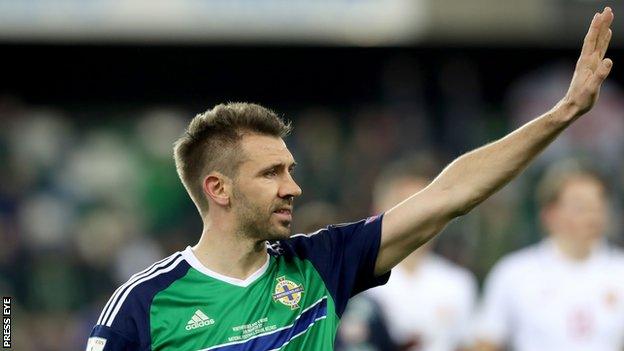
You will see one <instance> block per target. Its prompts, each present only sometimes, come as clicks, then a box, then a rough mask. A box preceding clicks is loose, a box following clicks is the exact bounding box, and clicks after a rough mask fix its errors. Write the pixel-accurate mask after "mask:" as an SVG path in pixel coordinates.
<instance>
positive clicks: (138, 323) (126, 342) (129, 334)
mask: <svg viewBox="0 0 624 351" xmlns="http://www.w3.org/2000/svg"><path fill="white" fill-rule="evenodd" d="M115 302H117V303H121V302H119V301H118V300H115V296H113V297H112V298H111V302H109V304H107V306H106V307H105V309H104V312H103V314H104V315H106V313H107V310H111V311H114V308H115ZM145 307H146V306H145V305H144V304H143V303H142V301H139V299H137V296H136V295H135V294H134V293H132V294H129V296H128V297H127V298H126V299H125V301H124V302H123V304H121V305H120V309H119V311H118V312H117V314H116V315H115V318H114V320H112V322H109V323H107V321H106V319H103V320H102V321H101V322H100V323H98V324H96V325H95V327H94V328H93V330H92V331H91V335H89V339H88V340H87V349H86V350H87V351H139V350H141V351H143V350H149V340H146V339H147V338H148V337H149V334H147V331H148V330H149V326H148V320H147V313H145V310H144V309H145Z"/></svg>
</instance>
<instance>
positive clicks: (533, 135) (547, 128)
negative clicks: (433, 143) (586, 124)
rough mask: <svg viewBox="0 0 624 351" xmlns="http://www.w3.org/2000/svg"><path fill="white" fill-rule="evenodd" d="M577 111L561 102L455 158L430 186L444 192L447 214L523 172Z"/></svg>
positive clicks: (465, 207) (468, 206)
mask: <svg viewBox="0 0 624 351" xmlns="http://www.w3.org/2000/svg"><path fill="white" fill-rule="evenodd" d="M578 115H579V111H578V108H576V107H575V106H574V105H572V104H570V103H564V102H561V103H559V104H557V106H555V107H554V108H553V109H551V110H550V111H548V112H547V113H545V114H543V115H541V116H539V117H537V118H535V119H534V120H532V121H531V122H529V123H527V124H525V125H523V126H522V127H520V128H518V129H517V130H515V131H513V132H512V133H510V134H508V135H506V136H505V137H503V138H501V139H499V140H497V141H495V142H492V143H490V144H488V145H485V146H483V147H480V148H478V149H476V150H473V151H471V152H469V153H466V154H464V155H463V156H461V157H459V158H457V159H456V160H455V161H453V162H452V163H451V164H450V165H448V166H447V167H446V168H445V169H444V171H442V173H440V175H439V176H438V177H437V178H436V179H435V180H434V181H433V182H432V183H431V185H430V187H431V189H432V190H435V192H438V193H444V194H446V196H445V198H446V199H449V201H450V202H451V203H450V204H448V206H447V210H448V211H449V213H448V215H449V217H455V216H458V215H462V214H465V213H467V212H469V211H470V210H471V209H472V208H474V207H475V206H476V205H478V204H479V203H481V202H482V201H484V200H485V199H487V198H488V197H489V196H490V195H492V194H493V193H494V192H496V191H497V190H498V189H500V188H501V187H503V186H504V185H505V184H507V183H508V182H509V181H511V180H512V179H513V178H515V177H516V176H517V175H518V174H519V173H520V172H522V171H523V170H524V169H525V168H526V166H527V165H528V164H529V162H530V161H531V160H533V159H534V158H535V157H536V156H537V155H539V153H540V152H541V151H542V150H544V148H546V146H548V145H549V144H550V143H551V142H552V141H553V140H555V138H556V137H557V136H558V135H559V134H560V133H561V132H562V131H563V130H564V129H565V128H566V127H567V126H569V125H570V124H571V123H572V122H573V121H574V120H575V119H576V118H577V117H578Z"/></svg>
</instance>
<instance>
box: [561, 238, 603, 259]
mask: <svg viewBox="0 0 624 351" xmlns="http://www.w3.org/2000/svg"><path fill="white" fill-rule="evenodd" d="M552 239H553V243H554V244H555V247H556V248H557V249H558V250H559V252H561V253H562V254H563V256H564V257H565V258H567V259H569V260H571V261H584V260H586V259H588V258H589V256H591V253H592V249H593V248H594V246H595V245H583V244H579V243H575V242H572V241H570V240H565V239H562V238H558V237H556V236H554V237H552Z"/></svg>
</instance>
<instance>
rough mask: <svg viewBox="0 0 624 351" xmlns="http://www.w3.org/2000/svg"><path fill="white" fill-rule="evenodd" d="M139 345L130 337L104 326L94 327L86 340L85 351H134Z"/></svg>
mask: <svg viewBox="0 0 624 351" xmlns="http://www.w3.org/2000/svg"><path fill="white" fill-rule="evenodd" d="M135 350H139V344H138V343H137V342H136V341H134V340H133V339H132V338H131V337H129V336H126V335H123V334H121V333H120V332H118V331H116V330H114V329H112V328H110V327H107V326H104V325H96V326H95V328H93V330H92V331H91V335H90V336H89V339H88V340H87V349H86V351H135Z"/></svg>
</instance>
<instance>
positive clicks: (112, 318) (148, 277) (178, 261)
mask: <svg viewBox="0 0 624 351" xmlns="http://www.w3.org/2000/svg"><path fill="white" fill-rule="evenodd" d="M182 261H184V257H182V256H181V255H180V256H178V258H176V260H175V261H174V262H173V264H171V265H170V266H169V267H167V268H164V269H161V270H158V271H156V272H154V273H152V274H150V275H148V276H146V277H143V278H141V279H139V280H137V281H135V282H134V283H133V284H132V285H130V286H129V287H128V289H126V292H125V293H124V294H123V296H121V298H120V299H119V301H118V302H117V305H116V306H115V309H114V310H113V313H111V315H110V317H108V319H106V318H105V321H106V323H105V325H106V326H107V327H110V326H111V325H112V324H113V321H114V320H115V317H116V316H117V313H118V312H119V309H120V308H121V306H122V305H123V303H124V301H125V300H126V298H127V297H128V294H130V292H131V291H132V289H134V288H135V287H136V286H137V285H139V284H141V283H143V282H145V281H148V280H150V279H154V278H155V277H157V276H159V275H161V274H163V273H167V272H169V271H172V270H173V269H174V268H176V267H177V266H178V264H180V262H182Z"/></svg>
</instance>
